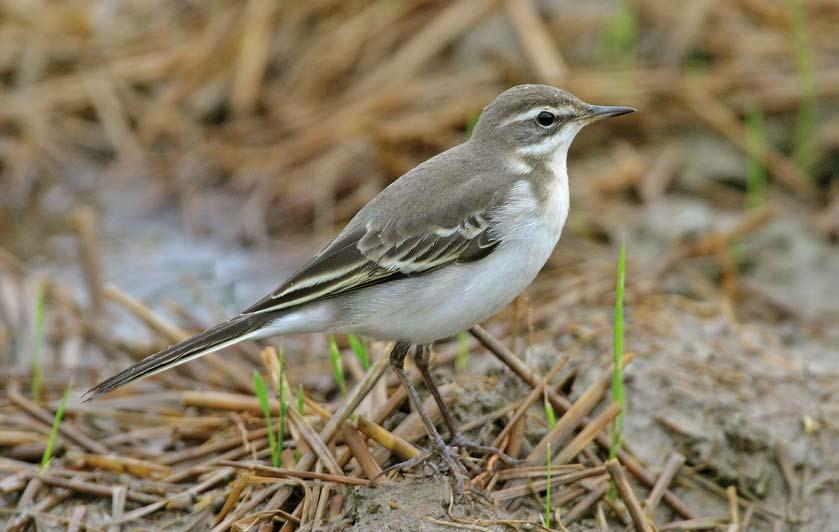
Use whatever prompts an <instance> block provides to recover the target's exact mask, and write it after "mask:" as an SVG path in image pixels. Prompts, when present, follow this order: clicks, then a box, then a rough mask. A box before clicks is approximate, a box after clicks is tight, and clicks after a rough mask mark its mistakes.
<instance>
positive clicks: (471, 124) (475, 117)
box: [466, 111, 481, 139]
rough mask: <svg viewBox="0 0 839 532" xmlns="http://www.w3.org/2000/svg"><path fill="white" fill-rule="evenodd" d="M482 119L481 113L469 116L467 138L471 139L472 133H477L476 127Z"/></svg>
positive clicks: (477, 112)
mask: <svg viewBox="0 0 839 532" xmlns="http://www.w3.org/2000/svg"><path fill="white" fill-rule="evenodd" d="M480 117H481V113H480V111H476V112H474V113H472V114H471V115H469V118H467V119H466V138H467V139H468V138H470V137H471V136H472V132H473V131H475V126H476V125H477V124H478V119H479V118H480Z"/></svg>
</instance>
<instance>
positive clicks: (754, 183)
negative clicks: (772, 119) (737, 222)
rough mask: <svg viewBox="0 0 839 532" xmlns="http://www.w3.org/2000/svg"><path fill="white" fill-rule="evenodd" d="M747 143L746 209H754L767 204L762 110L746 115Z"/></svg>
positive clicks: (753, 110) (764, 135) (764, 134)
mask: <svg viewBox="0 0 839 532" xmlns="http://www.w3.org/2000/svg"><path fill="white" fill-rule="evenodd" d="M746 143H747V148H748V149H747V153H748V156H747V157H746V207H747V208H750V209H752V208H755V207H760V206H762V205H763V204H764V203H766V165H765V164H764V158H765V155H766V127H765V126H764V120H763V111H761V110H760V108H757V107H755V108H753V109H752V110H751V111H750V112H749V114H748V115H746Z"/></svg>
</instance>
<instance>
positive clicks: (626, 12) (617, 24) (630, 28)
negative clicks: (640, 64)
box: [598, 0, 638, 67]
mask: <svg viewBox="0 0 839 532" xmlns="http://www.w3.org/2000/svg"><path fill="white" fill-rule="evenodd" d="M617 7H618V8H617V11H616V12H615V14H614V16H613V17H612V19H611V20H610V21H609V23H608V25H607V26H606V27H605V28H604V29H603V30H602V31H601V32H600V35H599V40H600V43H599V50H598V52H599V56H600V57H599V58H600V61H601V62H602V63H609V64H612V65H614V64H619V65H623V66H626V67H630V66H632V65H633V64H634V63H635V59H636V55H637V53H636V50H637V48H638V15H637V13H636V12H635V9H634V7H633V6H632V5H631V4H630V2H628V1H627V0H620V1H619V2H618V6H617Z"/></svg>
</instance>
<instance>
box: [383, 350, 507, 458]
mask: <svg viewBox="0 0 839 532" xmlns="http://www.w3.org/2000/svg"><path fill="white" fill-rule="evenodd" d="M430 358H431V346H430V345H419V346H417V350H416V351H415V352H414V363H415V364H416V365H417V369H419V371H420V375H422V380H423V381H425V385H426V387H428V390H429V391H430V392H431V395H432V396H433V397H434V400H435V401H436V402H437V407H438V408H439V409H440V415H442V416H443V421H445V423H446V426H447V427H448V428H449V439H450V444H451V445H452V446H454V447H460V448H461V449H472V450H475V451H478V452H480V453H486V454H497V455H498V458H500V459H501V460H502V461H504V462H506V463H508V464H515V463H518V462H520V460H516V459H515V458H513V457H512V456H509V455H508V454H506V453H504V452H503V451H502V450H501V449H498V448H496V447H491V446H488V445H480V444H478V443H475V442H472V441H469V440H467V439H466V438H464V437H463V435H462V434H461V433H460V431H458V430H457V428H456V425H455V422H454V419H452V416H451V414H450V413H449V409H448V408H447V407H446V403H444V402H443V396H442V395H440V390H438V389H437V385H435V384H434V381H433V380H431V372H430V371H429V369H428V362H429V359H430ZM391 360H392V359H391Z"/></svg>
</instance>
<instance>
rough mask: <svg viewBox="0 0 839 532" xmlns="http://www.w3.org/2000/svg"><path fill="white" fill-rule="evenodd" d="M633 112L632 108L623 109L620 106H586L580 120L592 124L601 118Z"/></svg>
mask: <svg viewBox="0 0 839 532" xmlns="http://www.w3.org/2000/svg"><path fill="white" fill-rule="evenodd" d="M634 112H635V109H634V108H632V107H624V106H622V105H588V106H586V112H585V113H584V114H583V116H582V117H581V118H582V119H583V120H585V121H586V122H594V121H595V120H600V119H602V118H609V117H610V116H620V115H625V114H627V113H634Z"/></svg>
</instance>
